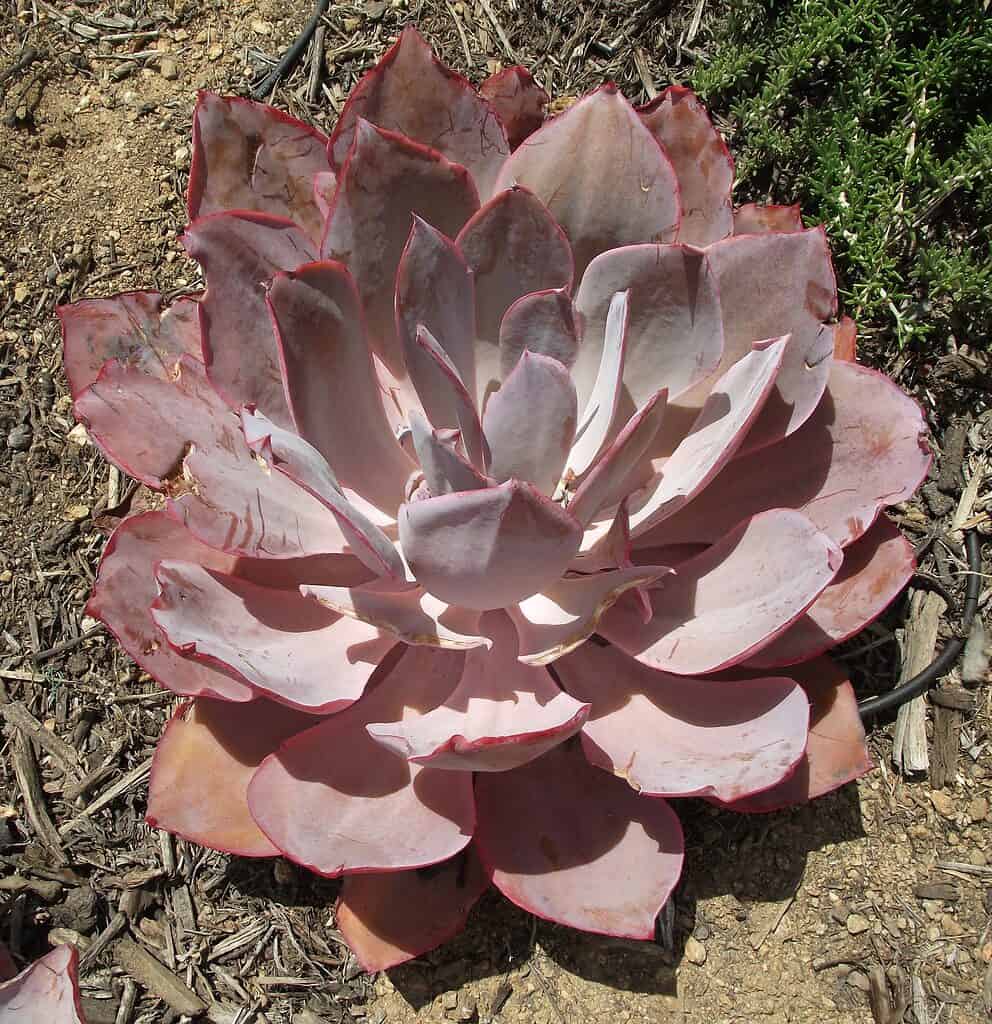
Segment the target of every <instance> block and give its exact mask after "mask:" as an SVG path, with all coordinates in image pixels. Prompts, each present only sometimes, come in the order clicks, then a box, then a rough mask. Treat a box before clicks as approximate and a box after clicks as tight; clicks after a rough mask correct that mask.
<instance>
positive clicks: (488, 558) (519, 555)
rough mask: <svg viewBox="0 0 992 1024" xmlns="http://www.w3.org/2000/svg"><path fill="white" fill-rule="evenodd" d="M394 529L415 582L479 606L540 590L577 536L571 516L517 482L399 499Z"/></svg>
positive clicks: (569, 556) (559, 569) (567, 557)
mask: <svg viewBox="0 0 992 1024" xmlns="http://www.w3.org/2000/svg"><path fill="white" fill-rule="evenodd" d="M399 531H400V544H401V545H402V548H403V554H404V556H405V557H406V560H407V563H408V564H409V566H410V568H411V570H412V571H413V574H414V575H415V576H416V578H417V580H418V582H419V583H421V584H422V585H423V586H424V587H425V588H426V589H427V590H428V591H429V592H430V593H431V594H433V595H435V596H436V597H437V598H439V599H440V600H441V601H445V602H448V603H450V604H457V605H462V606H464V607H466V608H474V609H478V610H486V609H489V608H504V607H506V606H507V605H510V604H514V603H516V602H517V601H522V600H523V599H524V598H525V597H530V595H531V594H535V593H537V592H538V591H539V590H541V589H543V587H544V586H546V585H547V584H548V583H550V582H552V581H553V580H555V579H557V578H558V577H559V576H560V575H561V574H562V573H563V572H564V570H565V568H566V567H567V566H568V563H569V562H570V561H571V560H572V558H573V556H574V555H575V553H576V551H577V550H578V547H579V542H580V541H581V539H582V529H581V527H580V526H579V524H578V523H577V522H576V521H575V519H573V518H572V517H571V516H570V515H569V514H568V513H567V512H566V511H564V510H563V509H562V508H561V507H560V506H559V505H557V504H556V503H555V502H553V501H551V500H550V499H549V498H547V497H545V496H544V495H543V494H541V493H540V492H539V491H538V490H537V489H536V488H534V487H532V486H531V485H530V484H527V483H522V482H521V481H519V480H509V481H507V482H506V483H504V484H501V485H500V486H498V487H489V488H487V489H486V490H480V491H459V492H458V493H456V494H445V495H442V496H441V497H438V498H429V499H427V500H426V501H417V502H413V503H411V504H407V505H404V506H403V508H402V509H400V519H399Z"/></svg>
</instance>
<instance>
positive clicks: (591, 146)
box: [496, 84, 681, 277]
mask: <svg viewBox="0 0 992 1024" xmlns="http://www.w3.org/2000/svg"><path fill="white" fill-rule="evenodd" d="M511 185H525V186H526V187H527V188H529V189H530V190H531V191H532V192H533V193H534V194H535V195H536V196H537V197H538V198H539V199H540V200H541V201H542V202H544V203H545V205H546V206H547V207H548V209H549V210H550V211H551V213H552V215H553V216H554V218H555V220H556V221H557V222H558V223H559V224H560V225H561V226H562V228H564V230H565V234H566V235H567V236H568V238H569V241H570V242H571V243H572V251H573V252H574V254H575V269H576V276H578V277H581V274H582V271H584V270H585V268H586V266H588V264H589V262H590V261H591V260H592V259H593V258H594V257H595V256H597V255H599V253H601V252H605V251H606V250H607V249H615V248H616V247H617V246H621V245H632V244H633V243H635V242H644V241H652V242H671V241H674V240H675V238H676V237H677V235H678V230H679V224H680V222H681V199H680V196H679V186H678V181H677V180H676V177H675V171H674V169H673V168H672V163H671V161H670V160H669V159H668V157H667V156H666V155H665V153H664V152H663V151H662V149H661V146H659V145H658V142H657V141H656V140H655V138H654V136H653V135H652V134H651V132H650V131H649V130H648V129H647V127H645V125H644V123H643V122H642V121H641V119H640V118H639V117H638V116H637V114H636V113H635V112H634V109H633V108H632V107H631V106H630V104H629V103H628V102H627V101H626V100H625V99H624V98H623V96H622V95H621V94H620V92H619V90H618V89H617V88H616V86H615V85H612V84H609V85H604V86H602V87H601V88H599V89H597V90H596V91H595V92H592V93H590V94H589V95H588V96H585V97H583V98H582V99H581V100H579V101H578V103H575V104H574V105H573V106H571V107H569V108H568V110H566V111H565V112H564V113H563V114H559V115H558V116H557V117H555V118H553V119H552V120H551V121H548V122H546V123H545V124H544V125H543V126H542V127H541V128H539V129H538V130H537V131H536V132H534V134H533V135H531V136H530V137H529V138H528V139H526V140H525V141H524V142H523V143H522V144H521V145H520V146H519V147H518V148H517V149H516V150H515V151H514V152H513V154H512V155H511V156H510V158H509V159H508V160H507V161H506V162H505V163H504V164H503V167H502V169H501V171H500V174H499V178H498V179H497V183H496V188H497V190H498V189H501V188H509V187H510V186H511Z"/></svg>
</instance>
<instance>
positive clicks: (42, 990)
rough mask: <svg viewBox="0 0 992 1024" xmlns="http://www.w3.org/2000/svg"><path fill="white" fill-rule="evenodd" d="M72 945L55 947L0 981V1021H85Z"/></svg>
mask: <svg viewBox="0 0 992 1024" xmlns="http://www.w3.org/2000/svg"><path fill="white" fill-rule="evenodd" d="M78 961H79V954H78V953H77V952H76V948H75V947H74V946H68V945H66V946H56V947H55V949H53V950H52V951H51V952H50V953H48V954H46V955H45V956H43V957H42V958H41V959H40V960H36V961H35V962H34V963H33V964H31V965H30V966H29V967H26V968H25V969H24V970H23V971H21V973H20V974H18V975H15V977H13V978H11V979H10V981H5V982H3V983H2V984H0V1024H85V1019H84V1017H83V1006H82V1003H81V1002H80V998H79V981H78V978H77V964H78Z"/></svg>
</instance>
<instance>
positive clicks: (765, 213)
mask: <svg viewBox="0 0 992 1024" xmlns="http://www.w3.org/2000/svg"><path fill="white" fill-rule="evenodd" d="M802 229H803V217H802V213H800V211H799V204H798V203H793V204H792V206H775V205H774V204H769V205H768V206H762V205H761V204H760V203H745V204H744V205H743V206H738V207H737V209H736V210H734V234H735V235H764V234H767V233H768V232H770V231H802Z"/></svg>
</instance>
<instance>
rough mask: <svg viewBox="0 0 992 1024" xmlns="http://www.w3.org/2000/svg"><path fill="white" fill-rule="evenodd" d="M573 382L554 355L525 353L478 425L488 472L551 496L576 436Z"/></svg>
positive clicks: (497, 478)
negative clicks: (526, 483) (487, 452)
mask: <svg viewBox="0 0 992 1024" xmlns="http://www.w3.org/2000/svg"><path fill="white" fill-rule="evenodd" d="M577 416H578V409H577V407H576V398H575V385H574V384H573V383H572V378H571V377H570V376H569V373H568V370H567V369H566V368H565V367H564V366H562V364H561V363H559V362H558V361H557V360H556V359H552V358H550V357H548V356H542V355H536V354H534V353H531V352H527V351H525V352H524V353H523V355H522V356H521V357H520V359H519V361H518V362H517V365H516V366H515V367H514V368H513V370H512V371H511V373H510V375H509V376H508V377H507V378H506V380H505V381H503V386H502V387H501V388H500V389H499V391H497V392H496V394H494V395H493V396H492V397H491V398H490V399H489V404H488V405H487V406H486V413H485V416H484V417H483V419H482V429H483V432H484V433H485V435H486V440H487V442H488V443H489V450H490V452H491V461H490V464H489V475H490V476H491V477H492V478H493V479H494V480H496V481H497V482H498V483H502V482H503V481H504V480H508V479H510V478H511V477H516V478H517V479H518V480H527V481H529V482H530V483H532V484H533V485H534V486H535V487H536V488H537V489H538V490H539V491H543V492H544V493H545V494H552V493H553V492H554V490H555V486H556V484H557V483H558V480H559V478H560V477H561V472H562V469H563V468H564V466H565V458H566V456H567V455H568V452H569V449H570V448H571V446H572V440H573V438H574V437H575V421H576V417H577Z"/></svg>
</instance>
